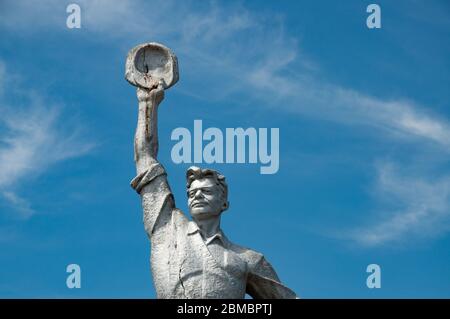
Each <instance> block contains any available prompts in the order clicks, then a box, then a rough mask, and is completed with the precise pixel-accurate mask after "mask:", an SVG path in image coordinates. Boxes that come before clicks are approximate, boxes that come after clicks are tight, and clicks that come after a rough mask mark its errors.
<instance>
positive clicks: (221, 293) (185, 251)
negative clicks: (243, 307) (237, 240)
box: [151, 210, 248, 299]
mask: <svg viewBox="0 0 450 319" xmlns="http://www.w3.org/2000/svg"><path fill="white" fill-rule="evenodd" d="M151 247H152V252H151V265H152V273H153V279H154V283H155V288H156V292H157V295H158V298H187V299H191V298H221V299H223V298H229V299H233V298H244V296H245V291H246V281H247V280H246V279H247V273H248V264H247V262H246V260H245V257H243V255H242V254H241V253H240V248H238V247H237V246H236V245H233V244H231V243H230V242H228V240H227V239H226V238H224V240H223V241H220V240H218V239H215V240H214V242H211V243H210V244H209V245H207V244H206V243H205V242H204V240H203V238H202V237H201V235H200V233H199V232H198V231H196V226H195V223H194V222H190V221H188V220H187V218H186V217H185V216H184V215H183V213H182V212H181V211H179V210H174V211H173V213H172V218H171V220H170V221H168V222H167V223H166V224H165V225H163V226H161V227H159V228H158V229H157V230H156V231H155V233H154V234H153V236H152V246H151Z"/></svg>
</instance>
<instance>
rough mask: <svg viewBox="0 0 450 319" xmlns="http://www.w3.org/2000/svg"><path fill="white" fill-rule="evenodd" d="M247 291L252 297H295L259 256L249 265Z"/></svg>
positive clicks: (262, 257)
mask: <svg viewBox="0 0 450 319" xmlns="http://www.w3.org/2000/svg"><path fill="white" fill-rule="evenodd" d="M247 293H248V294H249V295H250V296H252V297H253V298H254V299H296V298H297V295H296V294H295V292H293V291H292V290H291V289H289V288H288V287H286V286H285V285H283V284H282V283H281V282H280V279H279V278H278V276H277V274H276V272H275V270H274V269H273V268H272V266H271V265H270V264H269V263H268V262H267V261H266V259H265V258H264V256H261V257H260V259H259V261H258V262H257V263H256V264H255V265H253V266H252V267H250V269H249V274H248V279H247Z"/></svg>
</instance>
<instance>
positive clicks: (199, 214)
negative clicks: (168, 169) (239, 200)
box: [186, 166, 229, 220]
mask: <svg viewBox="0 0 450 319" xmlns="http://www.w3.org/2000/svg"><path fill="white" fill-rule="evenodd" d="M186 180H187V195H188V205H189V210H190V212H191V216H192V217H193V218H194V219H197V220H201V219H207V218H211V217H214V216H219V215H220V214H221V213H222V212H223V211H224V210H226V209H227V208H228V206H229V203H228V185H227V183H226V182H225V176H223V175H221V174H220V173H219V172H217V171H215V170H212V169H201V168H199V167H196V166H192V167H190V168H189V169H188V170H187V172H186Z"/></svg>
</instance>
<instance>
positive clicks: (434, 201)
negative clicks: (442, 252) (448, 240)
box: [348, 163, 450, 246]
mask: <svg viewBox="0 0 450 319" xmlns="http://www.w3.org/2000/svg"><path fill="white" fill-rule="evenodd" d="M376 194H377V196H379V197H380V198H381V202H382V203H384V205H383V206H384V207H385V209H386V210H385V211H379V212H376V213H375V214H374V215H373V217H376V219H375V220H373V221H372V223H371V225H370V226H367V227H361V228H359V229H356V230H354V231H351V232H350V233H348V237H350V239H353V240H356V241H357V242H358V243H360V244H362V245H364V246H379V245H384V244H387V243H393V242H397V243H401V242H404V241H406V240H411V239H417V238H427V237H435V236H438V235H440V234H442V233H445V232H447V231H449V230H450V176H448V175H446V176H440V177H439V178H425V177H423V175H417V176H414V175H412V174H411V173H410V172H408V173H404V172H403V170H402V169H401V168H399V167H396V166H395V165H394V164H393V163H384V164H382V165H380V167H379V174H378V181H377V185H376Z"/></svg>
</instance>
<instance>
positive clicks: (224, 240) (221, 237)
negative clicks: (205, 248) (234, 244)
mask: <svg viewBox="0 0 450 319" xmlns="http://www.w3.org/2000/svg"><path fill="white" fill-rule="evenodd" d="M197 232H200V228H199V227H198V225H197V224H196V223H195V222H193V221H189V225H188V235H192V234H195V233H197ZM216 238H217V239H219V240H220V241H221V242H222V245H223V246H226V245H227V244H228V239H227V238H226V237H225V234H224V233H223V232H222V230H221V229H219V231H218V232H217V233H215V234H214V235H212V236H211V237H209V238H207V239H206V240H204V242H205V244H206V245H209V244H210V243H212V241H213V240H214V239H216Z"/></svg>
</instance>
